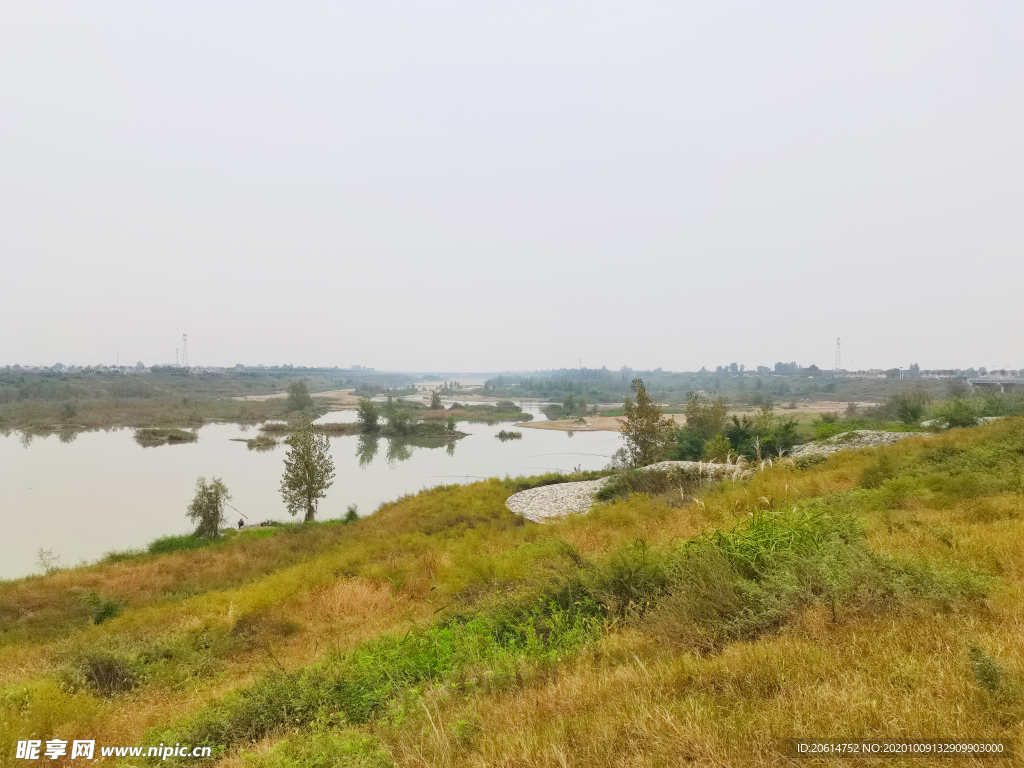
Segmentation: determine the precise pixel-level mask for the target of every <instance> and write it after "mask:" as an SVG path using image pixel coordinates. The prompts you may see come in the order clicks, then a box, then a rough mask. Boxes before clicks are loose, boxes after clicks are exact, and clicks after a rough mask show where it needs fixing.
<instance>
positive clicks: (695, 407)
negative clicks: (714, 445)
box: [686, 394, 728, 442]
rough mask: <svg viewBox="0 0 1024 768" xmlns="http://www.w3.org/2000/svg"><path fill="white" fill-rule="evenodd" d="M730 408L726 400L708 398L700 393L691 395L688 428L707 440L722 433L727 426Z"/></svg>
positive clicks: (687, 412) (688, 404) (687, 414)
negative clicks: (726, 420)
mask: <svg viewBox="0 0 1024 768" xmlns="http://www.w3.org/2000/svg"><path fill="white" fill-rule="evenodd" d="M727 411H728V408H727V407H726V404H725V400H723V399H722V398H718V399H717V400H715V401H711V400H708V399H707V398H705V397H702V396H701V395H698V394H693V395H690V401H689V402H688V403H687V404H686V428H687V429H688V430H690V431H691V432H693V433H694V434H695V435H697V436H698V437H700V438H701V439H702V440H704V441H705V442H706V441H708V440H711V439H712V438H713V437H714V436H715V435H718V434H721V432H722V429H723V427H725V418H726V413H727Z"/></svg>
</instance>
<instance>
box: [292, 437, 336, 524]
mask: <svg viewBox="0 0 1024 768" xmlns="http://www.w3.org/2000/svg"><path fill="white" fill-rule="evenodd" d="M285 442H286V443H288V446H289V448H288V455H287V456H285V458H284V477H282V478H281V496H282V497H283V498H284V503H285V506H287V507H288V512H289V513H290V514H291V515H296V514H298V513H299V512H300V511H304V512H305V518H304V522H307V523H311V522H313V520H314V517H315V515H316V506H317V503H318V502H319V500H320V499H322V498H323V497H324V496H326V495H327V489H328V488H330V487H331V485H333V484H334V462H333V461H332V460H331V454H330V453H329V452H328V446H327V436H326V435H325V434H324V433H323V432H318V431H316V430H314V429H313V425H312V424H310V422H309V420H308V419H303V421H302V423H301V424H300V425H299V428H298V429H297V430H295V431H294V432H293V433H292V434H291V435H290V436H289V437H288V439H287V440H285Z"/></svg>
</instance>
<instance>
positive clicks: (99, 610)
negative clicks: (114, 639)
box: [82, 591, 122, 624]
mask: <svg viewBox="0 0 1024 768" xmlns="http://www.w3.org/2000/svg"><path fill="white" fill-rule="evenodd" d="M82 602H83V603H85V607H86V610H87V611H88V612H89V618H90V619H92V621H93V624H102V623H103V622H105V621H109V620H110V619H113V618H114V617H115V616H117V615H118V614H120V613H121V608H122V605H121V603H119V602H118V601H117V600H114V599H112V598H109V597H103V596H101V595H100V594H98V593H97V592H95V591H89V592H86V593H85V594H84V595H82Z"/></svg>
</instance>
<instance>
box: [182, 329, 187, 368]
mask: <svg viewBox="0 0 1024 768" xmlns="http://www.w3.org/2000/svg"><path fill="white" fill-rule="evenodd" d="M181 366H182V367H183V368H188V334H186V333H183V334H181Z"/></svg>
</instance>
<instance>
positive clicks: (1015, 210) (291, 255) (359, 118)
mask: <svg viewBox="0 0 1024 768" xmlns="http://www.w3.org/2000/svg"><path fill="white" fill-rule="evenodd" d="M0 256H2V263H3V266H2V272H0V275H2V281H3V288H2V291H0V365H3V364H13V363H22V364H47V365H52V364H53V363H56V362H58V361H60V362H63V363H65V364H70V363H78V364H95V363H101V362H102V363H108V364H109V363H113V362H114V360H115V354H116V353H117V352H120V360H121V362H122V364H124V363H134V362H135V361H136V360H142V361H144V362H145V363H146V364H147V365H148V364H153V363H161V362H173V360H174V350H175V347H176V346H178V345H179V344H180V339H181V334H182V333H187V334H188V335H189V350H190V358H191V360H190V361H191V362H192V363H193V364H199V365H233V364H235V363H238V362H241V363H246V364H257V363H265V364H281V363H292V364H295V365H341V366H349V365H352V364H360V365H364V366H372V367H376V368H378V369H390V370H470V371H477V370H509V369H534V368H548V367H556V368H557V367H562V366H567V367H572V366H575V365H577V364H578V361H579V360H580V358H582V360H583V364H584V365H586V366H593V367H600V366H601V365H607V366H608V367H609V368H618V367H619V366H621V365H628V366H631V367H633V368H638V369H639V368H648V367H650V368H653V367H657V366H661V367H663V368H665V369H673V370H683V369H697V368H700V367H701V366H702V365H706V366H709V367H714V366H716V365H720V364H725V363H729V362H732V361H737V362H741V363H745V364H746V365H748V366H755V365H772V364H774V363H775V361H777V360H784V361H789V360H796V361H798V362H800V363H801V364H803V365H809V364H811V363H816V364H817V365H819V366H821V367H827V368H831V367H832V363H833V359H834V354H835V340H836V337H842V339H843V354H844V363H845V364H846V367H848V368H862V367H890V366H894V365H903V366H906V365H909V364H910V363H912V362H918V363H920V364H921V366H922V367H926V368H929V367H953V366H957V367H966V366H968V365H975V366H978V365H986V366H989V367H1003V366H1007V367H1013V368H1019V367H1021V366H1024V344H1022V342H1024V318H1022V315H1021V307H1022V299H1024V279H1022V278H1024V6H1022V5H1021V4H1020V3H1019V2H984V1H977V0H975V1H972V2H961V3H943V2H936V1H935V0H928V1H927V2H919V3H915V2H892V0H889V1H888V2H863V1H862V0H858V1H857V2H847V3H821V2H810V1H809V2H804V3H787V2H772V3H761V2H749V3H728V2H713V3H708V2H700V3H696V2H694V3H681V2H666V3H655V2H634V3H625V2H619V3H606V2H594V1H593V0H588V1H587V2H579V3H558V2H555V3H553V2H550V0H548V1H546V2H516V3H481V2H463V3H450V2H429V3H423V2H415V3H413V2H409V3H392V2H363V3H327V2H325V3H300V2H289V3H260V2H252V1H251V0H246V2H237V3H231V2H216V3H210V2H181V1H180V0H175V2H146V3H139V2H90V3H69V2H64V3H59V2H58V3H40V2H15V1H13V0H8V1H7V2H4V3H3V4H2V5H0Z"/></svg>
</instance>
